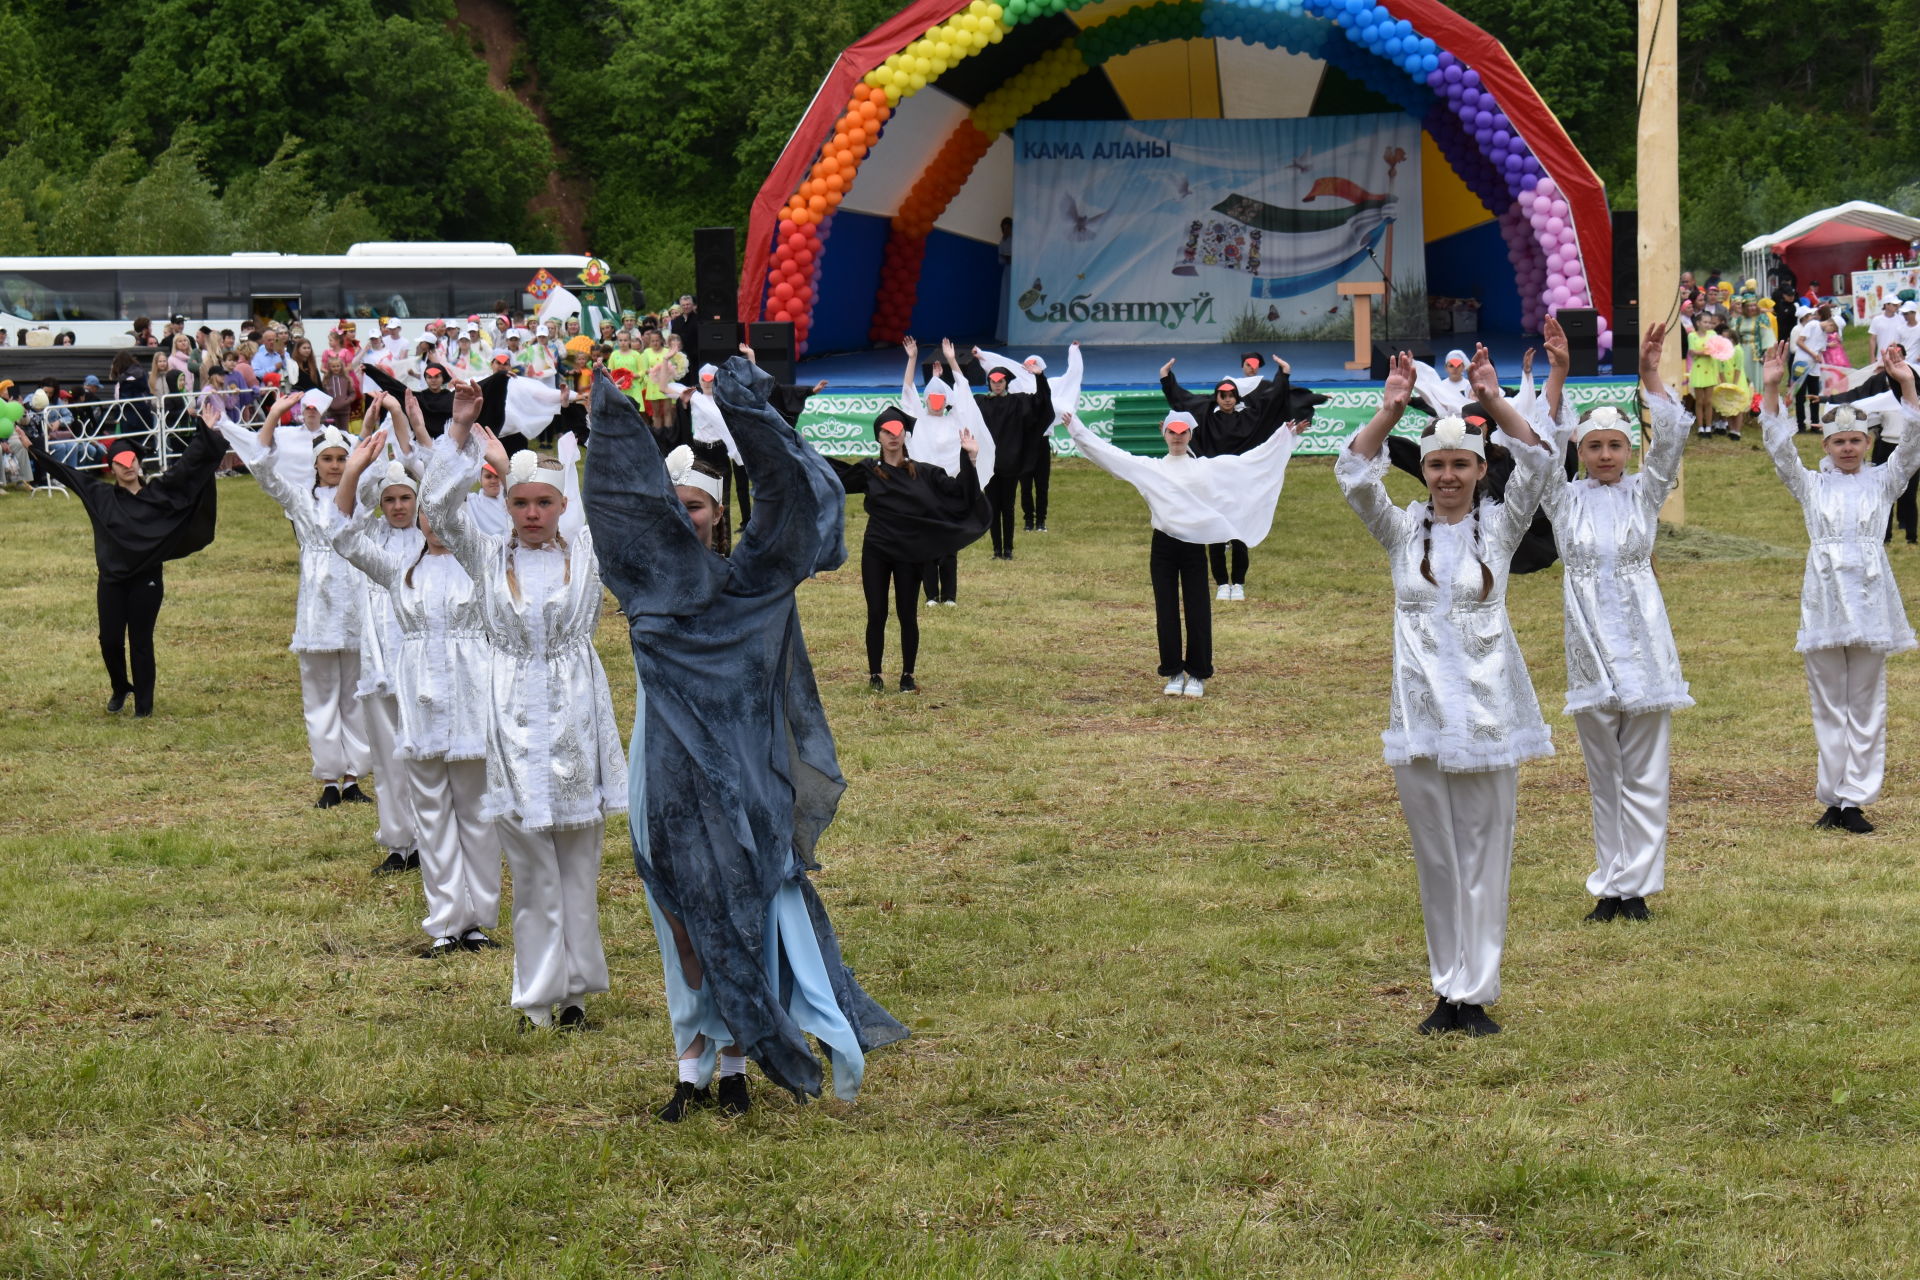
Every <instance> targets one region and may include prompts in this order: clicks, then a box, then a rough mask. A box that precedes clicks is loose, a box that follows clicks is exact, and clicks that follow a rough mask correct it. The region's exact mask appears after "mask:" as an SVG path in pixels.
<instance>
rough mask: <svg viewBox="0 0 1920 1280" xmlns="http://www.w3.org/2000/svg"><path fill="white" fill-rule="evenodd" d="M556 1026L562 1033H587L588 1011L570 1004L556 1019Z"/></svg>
mask: <svg viewBox="0 0 1920 1280" xmlns="http://www.w3.org/2000/svg"><path fill="white" fill-rule="evenodd" d="M554 1025H555V1026H557V1027H559V1028H560V1029H561V1030H562V1031H585V1030H586V1029H587V1011H586V1010H585V1009H582V1008H581V1007H580V1006H579V1005H577V1004H570V1005H568V1006H566V1007H565V1008H563V1009H562V1010H560V1016H559V1017H558V1018H555V1019H554Z"/></svg>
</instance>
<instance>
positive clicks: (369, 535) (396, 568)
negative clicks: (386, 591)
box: [333, 482, 438, 588]
mask: <svg viewBox="0 0 1920 1280" xmlns="http://www.w3.org/2000/svg"><path fill="white" fill-rule="evenodd" d="M340 492H342V493H346V492H347V486H346V484H345V483H344V482H343V483H342V484H341V486H340ZM385 519H386V517H385V516H383V515H381V514H380V507H379V504H377V503H376V504H374V505H372V506H369V507H368V508H366V509H365V510H364V511H362V512H361V513H360V514H359V515H357V516H353V517H352V518H350V519H348V520H346V521H345V522H344V523H342V524H340V525H339V526H338V527H336V528H335V529H334V531H333V549H334V550H335V551H337V552H339V553H340V554H341V555H342V556H344V557H346V560H347V563H349V564H351V565H352V566H353V567H354V568H356V569H358V570H359V571H360V572H362V573H364V574H366V575H367V577H369V578H371V579H372V580H373V581H374V582H375V583H377V584H378V585H380V586H382V587H386V588H391V587H392V586H393V584H394V583H395V582H397V581H399V579H400V578H401V576H402V575H404V574H405V573H406V571H407V567H406V564H405V563H404V562H403V560H402V559H401V557H399V556H396V555H394V554H393V553H392V552H390V551H388V550H387V549H386V548H385V547H383V546H381V545H380V543H378V542H377V541H375V540H374V537H373V531H374V529H375V528H377V527H378V526H379V525H380V523H381V522H382V521H383V520H385ZM429 519H431V517H429ZM435 529H436V531H437V530H438V526H437V525H436V526H435Z"/></svg>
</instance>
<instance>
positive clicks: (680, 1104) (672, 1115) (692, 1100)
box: [653, 1080, 713, 1124]
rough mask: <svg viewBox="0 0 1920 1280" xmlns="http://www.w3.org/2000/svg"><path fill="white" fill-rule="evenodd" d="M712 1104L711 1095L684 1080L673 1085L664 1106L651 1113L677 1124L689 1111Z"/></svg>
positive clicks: (702, 1108) (669, 1122)
mask: <svg viewBox="0 0 1920 1280" xmlns="http://www.w3.org/2000/svg"><path fill="white" fill-rule="evenodd" d="M712 1105H713V1095H712V1094H711V1093H709V1092H708V1091H707V1090H705V1089H696V1088H694V1087H693V1086H692V1085H691V1084H688V1083H687V1082H686V1081H685V1080H682V1081H681V1082H680V1083H678V1084H676V1085H674V1086H673V1098H672V1100H671V1101H669V1102H668V1103H667V1105H666V1106H664V1107H662V1108H660V1109H659V1110H658V1111H656V1112H654V1113H653V1114H654V1115H656V1116H658V1117H659V1118H660V1119H662V1120H664V1121H666V1122H667V1123H668V1124H679V1123H680V1122H681V1121H682V1120H684V1119H686V1118H687V1113H688V1112H689V1111H695V1110H701V1111H704V1110H705V1109H706V1108H708V1107H711V1106H712Z"/></svg>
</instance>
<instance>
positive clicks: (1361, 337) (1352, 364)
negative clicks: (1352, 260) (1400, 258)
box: [1333, 280, 1387, 369]
mask: <svg viewBox="0 0 1920 1280" xmlns="http://www.w3.org/2000/svg"><path fill="white" fill-rule="evenodd" d="M1333 291H1334V292H1335V293H1337V294H1339V295H1341V296H1342V297H1351V298H1352V299H1353V359H1351V360H1349V361H1347V368H1349V369H1366V368H1370V367H1371V366H1372V364H1373V300H1374V299H1375V298H1376V297H1380V296H1382V295H1384V294H1385V293H1386V291H1387V283H1386V281H1384V280H1342V281H1341V282H1340V283H1338V284H1336V285H1334V286H1333Z"/></svg>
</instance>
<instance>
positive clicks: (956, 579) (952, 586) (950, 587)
mask: <svg viewBox="0 0 1920 1280" xmlns="http://www.w3.org/2000/svg"><path fill="white" fill-rule="evenodd" d="M920 576H921V582H922V584H923V585H924V586H925V588H926V592H927V603H928V604H945V603H946V602H947V601H949V600H953V599H956V598H957V597H956V596H955V595H954V592H955V591H957V590H958V589H959V587H960V556H959V555H958V553H956V554H954V555H950V556H941V557H940V558H939V559H938V560H929V561H927V562H926V563H925V564H923V565H921V566H920Z"/></svg>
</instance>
